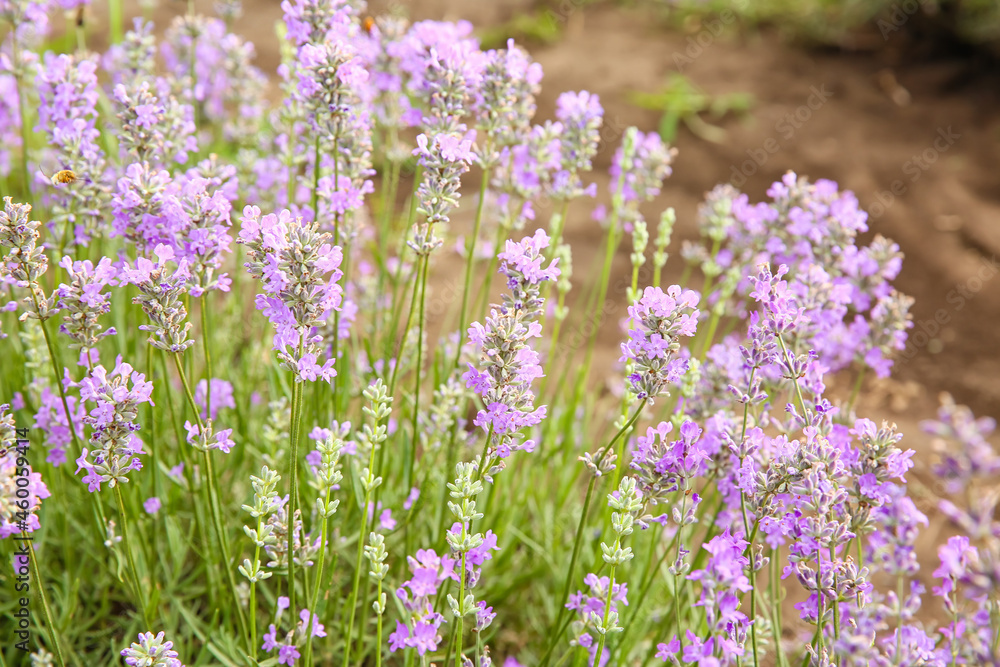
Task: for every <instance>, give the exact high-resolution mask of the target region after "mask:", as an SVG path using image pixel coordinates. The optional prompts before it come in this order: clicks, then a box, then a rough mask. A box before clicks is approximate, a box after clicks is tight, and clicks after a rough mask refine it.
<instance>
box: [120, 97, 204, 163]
mask: <svg viewBox="0 0 1000 667" xmlns="http://www.w3.org/2000/svg"><path fill="white" fill-rule="evenodd" d="M114 97H115V101H116V102H118V104H119V105H120V107H121V111H119V112H118V114H117V115H118V120H119V122H121V129H122V131H121V135H120V136H121V140H120V150H121V153H122V155H123V156H124V155H127V156H129V157H131V158H134V159H135V160H137V161H138V162H139V163H149V164H151V165H165V164H166V163H167V162H169V161H174V162H178V163H180V164H183V163H185V162H187V160H188V153H192V152H195V151H197V150H198V142H197V141H196V140H195V137H194V131H195V127H194V116H193V113H194V112H193V110H192V109H191V107H190V106H189V105H186V104H181V103H180V102H178V101H177V99H176V98H174V97H173V96H171V95H169V94H166V95H162V94H161V96H157V95H156V94H155V93H154V91H153V89H152V86H151V85H150V82H149V81H142V82H141V83H139V85H138V86H137V87H136V88H133V89H128V88H126V87H125V85H124V84H121V83H119V84H118V85H116V86H115V89H114ZM161 98H162V101H161Z"/></svg>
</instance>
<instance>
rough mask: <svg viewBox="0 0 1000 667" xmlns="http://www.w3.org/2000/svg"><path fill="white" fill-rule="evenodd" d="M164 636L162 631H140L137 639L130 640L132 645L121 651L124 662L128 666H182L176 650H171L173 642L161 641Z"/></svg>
mask: <svg viewBox="0 0 1000 667" xmlns="http://www.w3.org/2000/svg"><path fill="white" fill-rule="evenodd" d="M164 638H165V635H164V634H163V633H162V632H159V633H157V634H156V635H153V633H152V632H140V633H139V641H138V642H132V646H130V647H129V648H127V649H123V650H122V652H121V655H122V657H123V658H125V664H126V665H129V666H130V667H184V664H183V663H182V662H181V661H180V660H178V659H177V651H174V650H173V647H174V643H173V642H170V641H163V640H164Z"/></svg>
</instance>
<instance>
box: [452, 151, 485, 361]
mask: <svg viewBox="0 0 1000 667" xmlns="http://www.w3.org/2000/svg"><path fill="white" fill-rule="evenodd" d="M491 152H492V142H489V141H487V142H486V154H487V155H489V154H490V153H491ZM490 171H491V169H490V167H485V168H484V169H483V180H482V182H481V183H480V184H479V203H478V204H477V205H476V220H475V222H474V223H473V225H472V236H471V237H470V238H469V242H468V243H466V244H465V248H466V258H465V287H464V289H463V290H462V307H461V309H460V310H459V311H458V335H459V336H464V335H465V315H466V312H465V311H466V309H467V308H468V305H469V292H470V291H471V290H472V267H473V265H474V264H475V263H476V241H477V239H478V238H479V228H480V226H481V225H482V222H483V210H484V208H485V203H486V188H487V186H488V185H489V182H490ZM461 356H462V346H461V345H459V346H458V349H457V350H456V352H455V363H454V365H453V366H452V368H457V367H458V360H459V358H461Z"/></svg>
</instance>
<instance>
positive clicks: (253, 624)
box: [247, 515, 312, 664]
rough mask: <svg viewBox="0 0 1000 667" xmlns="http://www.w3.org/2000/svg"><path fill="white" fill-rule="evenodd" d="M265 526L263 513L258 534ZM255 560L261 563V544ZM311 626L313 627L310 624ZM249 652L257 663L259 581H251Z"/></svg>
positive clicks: (258, 521)
mask: <svg viewBox="0 0 1000 667" xmlns="http://www.w3.org/2000/svg"><path fill="white" fill-rule="evenodd" d="M263 528H264V517H263V515H261V516H259V517H257V535H260V531H261V530H262V529H263ZM253 562H254V563H258V564H259V563H260V545H259V544H255V545H254V552H253ZM309 627H312V625H311V624H310V626H309ZM247 654H248V655H249V656H250V658H251V660H253V661H254V663H255V664H256V663H257V582H256V581H251V582H250V646H249V647H248V650H247Z"/></svg>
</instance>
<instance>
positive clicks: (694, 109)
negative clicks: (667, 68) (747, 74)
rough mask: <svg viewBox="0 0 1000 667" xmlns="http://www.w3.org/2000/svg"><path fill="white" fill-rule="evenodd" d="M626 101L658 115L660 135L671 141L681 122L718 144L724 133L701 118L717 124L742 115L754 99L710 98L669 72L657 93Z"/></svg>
mask: <svg viewBox="0 0 1000 667" xmlns="http://www.w3.org/2000/svg"><path fill="white" fill-rule="evenodd" d="M629 101H630V102H632V104H635V105H636V106H638V107H640V108H642V109H649V110H651V111H659V112H661V113H662V114H663V115H662V116H661V117H660V124H659V132H660V136H661V137H662V138H663V140H664V141H671V142H672V141H674V139H675V138H676V137H677V129H678V126H679V125H680V123H684V125H685V126H686V127H687V128H688V129H689V130H691V132H693V133H694V134H695V135H697V136H698V137H700V138H702V139H704V140H706V141H711V142H714V143H720V142H722V141H723V140H724V139H725V131H724V130H722V128H720V127H717V126H716V125H712V124H711V123H708V122H706V121H705V120H704V119H703V118H702V115H703V114H704V115H707V116H708V117H709V118H711V119H713V120H716V121H717V120H720V119H722V118H723V117H724V116H725V115H726V114H729V113H734V114H737V115H738V114H744V113H746V112H747V111H748V110H749V109H750V108H751V106H752V105H753V97H752V96H751V95H749V94H747V93H728V94H724V95H709V94H708V93H704V92H702V91H700V90H698V88H697V87H696V86H695V85H694V84H693V83H692V82H691V80H690V79H688V78H687V77H686V76H684V75H683V74H679V73H671V74H670V75H669V76H668V77H667V82H666V83H665V84H664V86H663V88H661V89H660V90H659V91H658V92H655V93H646V92H632V93H630V94H629Z"/></svg>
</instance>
